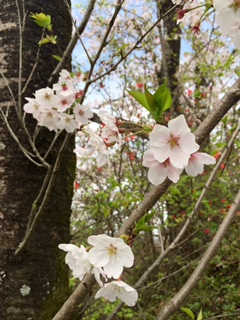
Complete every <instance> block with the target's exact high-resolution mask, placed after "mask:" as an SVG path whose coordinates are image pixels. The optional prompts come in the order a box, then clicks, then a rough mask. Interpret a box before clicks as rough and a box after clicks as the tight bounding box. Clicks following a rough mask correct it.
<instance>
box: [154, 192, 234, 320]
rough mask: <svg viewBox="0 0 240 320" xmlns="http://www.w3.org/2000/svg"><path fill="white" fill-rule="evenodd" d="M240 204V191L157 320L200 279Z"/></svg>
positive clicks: (163, 318)
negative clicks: (187, 275) (204, 250)
mask: <svg viewBox="0 0 240 320" xmlns="http://www.w3.org/2000/svg"><path fill="white" fill-rule="evenodd" d="M239 206H240V191H239V192H238V194H237V195H236V197H235V199H234V201H233V203H232V205H231V208H230V209H229V211H228V214H227V216H226V218H225V219H224V220H223V222H222V223H221V225H220V226H219V229H218V231H217V233H216V234H215V236H214V238H213V240H212V242H211V243H210V245H209V247H208V249H207V251H206V252H205V254H204V255H203V258H202V259H201V261H200V263H199V265H198V266H197V268H196V269H195V270H194V272H193V273H192V275H191V276H190V278H189V279H188V280H187V282H186V283H185V284H184V286H183V287H182V288H181V289H180V290H179V291H178V293H177V294H176V295H175V297H173V298H172V299H171V300H170V302H169V303H167V304H166V305H165V307H164V308H163V310H162V311H160V313H159V314H158V315H157V319H158V320H167V319H169V317H170V316H171V315H172V314H173V313H174V312H175V311H176V310H177V309H178V308H179V307H180V306H181V305H182V304H183V302H184V301H185V299H186V298H187V296H188V295H189V294H190V292H191V291H192V290H193V289H194V287H195V286H196V284H197V283H198V282H199V280H200V279H201V277H202V275H203V273H204V272H205V271H206V269H207V267H208V266H209V263H210V262H211V260H212V258H213V257H214V256H215V254H216V252H217V250H218V248H219V246H220V244H221V241H222V240H223V239H224V237H225V236H226V234H227V231H228V229H229V228H230V226H231V224H232V222H233V220H234V218H235V215H236V214H237V212H238V209H239Z"/></svg>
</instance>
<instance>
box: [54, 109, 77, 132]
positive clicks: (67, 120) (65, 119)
mask: <svg viewBox="0 0 240 320" xmlns="http://www.w3.org/2000/svg"><path fill="white" fill-rule="evenodd" d="M57 127H58V129H60V130H63V129H65V130H66V131H67V132H69V133H71V132H74V131H75V129H77V128H78V123H77V121H76V120H75V119H74V115H70V114H67V113H59V122H58V124H57Z"/></svg>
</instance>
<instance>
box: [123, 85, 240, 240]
mask: <svg viewBox="0 0 240 320" xmlns="http://www.w3.org/2000/svg"><path fill="white" fill-rule="evenodd" d="M239 100H240V80H237V81H236V82H235V83H234V85H233V86H232V87H231V88H230V89H229V91H228V93H226V94H225V96H224V97H223V98H222V99H221V100H220V102H219V106H218V107H217V108H215V109H214V110H213V111H212V113H210V114H209V115H208V116H207V117H206V118H205V120H204V121H203V122H202V123H201V125H200V126H199V127H198V129H197V130H196V131H195V138H196V142H197V143H198V144H201V143H202V142H203V141H204V140H205V139H206V138H207V137H208V136H209V134H210V133H211V131H212V130H213V129H214V128H215V126H216V125H217V124H218V123H219V121H220V120H221V119H222V118H223V117H224V115H225V114H226V113H227V112H228V111H229V110H230V109H231V108H232V107H233V106H234V105H235V103H237V102H238V101H239ZM170 185H171V181H170V180H169V179H166V180H165V181H164V182H163V183H162V184H160V185H158V186H154V187H152V189H151V190H150V191H149V192H148V193H147V194H146V196H145V197H144V199H143V200H142V202H141V203H140V204H139V206H138V207H137V208H136V209H135V210H134V211H133V212H132V214H131V215H130V216H129V217H128V219H126V221H124V224H123V225H122V227H121V228H120V230H119V232H118V235H121V234H124V233H125V234H131V233H132V229H133V228H134V227H135V223H136V222H137V221H138V220H139V219H141V217H143V216H144V214H146V213H147V212H148V211H149V210H150V209H151V208H152V207H153V206H154V205H155V203H156V202H157V201H158V200H159V199H160V197H161V196H162V195H163V194H164V193H165V192H166V190H167V189H168V187H169V186H170Z"/></svg>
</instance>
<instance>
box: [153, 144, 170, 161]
mask: <svg viewBox="0 0 240 320" xmlns="http://www.w3.org/2000/svg"><path fill="white" fill-rule="evenodd" d="M151 150H152V152H153V156H154V157H155V159H157V160H158V161H159V162H164V161H165V160H167V158H169V156H170V154H171V148H170V145H169V144H165V145H163V146H162V147H161V148H156V147H151Z"/></svg>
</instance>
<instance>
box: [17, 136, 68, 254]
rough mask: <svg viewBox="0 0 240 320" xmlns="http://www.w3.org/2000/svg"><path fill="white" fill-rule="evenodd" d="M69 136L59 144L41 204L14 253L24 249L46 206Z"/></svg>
mask: <svg viewBox="0 0 240 320" xmlns="http://www.w3.org/2000/svg"><path fill="white" fill-rule="evenodd" d="M70 137H71V134H69V133H68V134H66V136H65V140H64V142H63V144H62V146H61V149H60V151H59V153H58V157H57V159H56V162H55V165H54V168H53V171H52V173H51V177H50V179H49V183H48V184H47V188H46V189H45V193H44V197H43V200H42V202H41V205H40V207H39V209H38V211H37V212H36V214H35V216H34V218H33V220H32V223H31V225H30V226H29V227H28V230H26V233H25V236H24V239H23V241H22V242H21V243H20V245H19V247H18V249H17V250H16V251H15V255H18V254H20V253H21V252H22V250H23V249H24V247H25V246H26V244H27V242H28V240H29V238H30V236H31V234H32V232H33V230H34V229H35V227H36V224H37V221H38V220H39V218H40V216H41V214H42V212H43V210H44V208H45V206H46V203H47V200H48V198H49V196H50V193H51V191H52V187H53V185H54V182H55V178H56V173H57V171H58V170H59V166H60V163H61V160H62V157H63V153H64V150H65V148H66V147H67V144H68V141H69V139H70ZM43 191H44V189H43V187H42V189H41V191H40V193H42V192H43ZM39 197H40V196H39ZM39 197H38V198H39ZM35 205H37V204H36V203H35Z"/></svg>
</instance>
